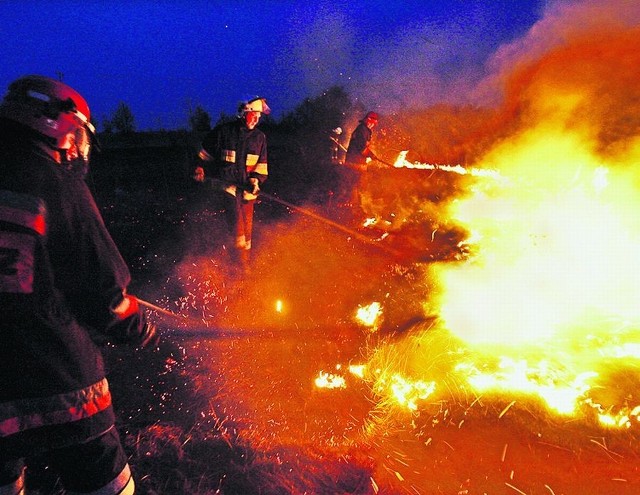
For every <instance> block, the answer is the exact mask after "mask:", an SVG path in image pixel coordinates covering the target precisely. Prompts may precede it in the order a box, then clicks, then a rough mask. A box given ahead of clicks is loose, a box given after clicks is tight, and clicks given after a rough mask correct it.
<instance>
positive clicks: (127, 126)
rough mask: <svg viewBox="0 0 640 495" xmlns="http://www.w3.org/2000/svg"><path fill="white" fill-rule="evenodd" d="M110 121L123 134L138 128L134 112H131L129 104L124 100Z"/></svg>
mask: <svg viewBox="0 0 640 495" xmlns="http://www.w3.org/2000/svg"><path fill="white" fill-rule="evenodd" d="M110 123H111V127H113V129H114V130H115V131H116V132H121V133H123V134H128V133H130V132H133V131H135V129H136V128H135V119H134V117H133V113H131V109H130V108H129V105H127V104H126V103H124V102H122V101H121V102H120V103H119V104H118V108H116V111H115V113H114V114H113V118H112V119H111V122H110ZM105 127H106V126H105Z"/></svg>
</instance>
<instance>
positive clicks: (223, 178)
mask: <svg viewBox="0 0 640 495" xmlns="http://www.w3.org/2000/svg"><path fill="white" fill-rule="evenodd" d="M270 111H271V110H270V108H269V106H268V105H267V101H266V99H264V98H261V97H255V98H252V99H249V100H248V101H244V102H242V103H241V104H240V106H239V108H238V119H237V120H235V121H232V122H226V123H223V124H220V125H218V126H216V127H215V128H214V129H213V130H211V131H210V132H209V133H208V134H207V135H206V136H205V138H204V139H203V141H202V146H201V149H200V152H199V153H198V158H199V163H198V166H197V167H196V170H195V174H194V178H195V180H196V181H199V182H203V181H204V180H205V176H206V175H209V176H211V177H212V178H213V181H214V184H215V185H216V187H217V188H218V189H219V190H221V191H223V193H224V194H223V196H224V201H225V211H226V215H227V225H228V228H229V231H230V233H231V235H232V236H233V241H232V242H233V246H234V251H235V257H236V261H238V262H239V263H240V265H241V267H242V268H243V269H247V268H248V263H249V254H250V253H251V234H252V231H253V209H254V205H255V200H256V199H257V197H258V196H257V195H258V192H259V191H260V187H261V186H262V184H263V183H264V181H265V180H266V179H267V175H268V170H267V138H266V136H265V134H264V133H263V132H262V131H261V130H260V129H258V128H257V127H256V126H257V125H258V122H259V120H260V117H261V116H262V115H263V114H265V115H267V114H269V113H270ZM218 186H219V187H218Z"/></svg>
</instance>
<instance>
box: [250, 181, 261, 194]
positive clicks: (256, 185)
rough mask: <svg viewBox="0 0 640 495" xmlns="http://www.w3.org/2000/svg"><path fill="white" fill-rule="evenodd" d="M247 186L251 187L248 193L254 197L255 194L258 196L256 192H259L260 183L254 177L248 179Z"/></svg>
mask: <svg viewBox="0 0 640 495" xmlns="http://www.w3.org/2000/svg"><path fill="white" fill-rule="evenodd" d="M249 186H250V187H251V189H250V190H249V192H250V193H251V194H253V195H254V196H255V195H256V194H258V192H260V181H259V180H258V179H256V178H255V177H251V178H250V179H249Z"/></svg>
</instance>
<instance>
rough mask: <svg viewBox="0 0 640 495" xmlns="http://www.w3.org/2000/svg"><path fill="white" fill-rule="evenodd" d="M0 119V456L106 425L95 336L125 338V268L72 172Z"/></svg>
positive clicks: (128, 330) (139, 318)
mask: <svg viewBox="0 0 640 495" xmlns="http://www.w3.org/2000/svg"><path fill="white" fill-rule="evenodd" d="M14 127H15V125H14V124H10V123H7V122H3V121H0V314H1V319H0V383H1V385H0V456H5V458H6V456H11V457H15V456H20V455H22V456H24V455H29V454H31V453H34V452H36V451H37V450H40V449H42V450H44V449H49V448H51V447H59V446H63V445H70V444H74V443H77V442H83V441H86V440H88V439H91V438H93V437H96V436H98V435H100V434H101V433H103V432H105V431H107V430H108V429H109V428H111V427H112V426H113V424H114V412H113V408H112V403H111V395H110V392H109V386H108V383H107V380H106V378H105V369H104V364H103V358H102V355H101V352H100V349H99V345H98V343H96V342H99V340H100V339H106V340H109V339H110V340H112V341H129V340H134V341H135V339H136V338H137V337H139V335H141V334H142V333H143V329H144V317H143V315H142V313H141V312H140V311H139V310H136V311H133V312H132V313H131V314H126V315H121V316H117V315H116V314H115V313H114V311H113V309H114V308H115V307H117V306H118V305H119V304H120V303H121V302H122V301H123V291H124V290H125V288H126V286H127V285H128V283H129V281H130V274H129V270H128V268H127V266H126V264H125V262H124V260H123V259H122V257H121V255H120V253H119V251H118V249H117V248H116V246H115V244H114V242H113V240H112V238H111V236H110V235H109V233H108V232H107V229H106V228H105V225H104V223H103V220H102V217H101V215H100V213H99V211H98V208H97V206H96V204H95V201H94V199H93V197H92V195H91V192H90V191H89V189H88V187H87V185H86V184H85V182H84V175H83V173H81V171H76V170H69V169H67V168H66V167H65V166H64V165H60V164H58V163H56V162H55V161H53V160H52V159H50V158H49V157H48V156H47V155H46V154H45V153H44V152H39V151H37V148H36V147H34V146H33V141H32V136H30V135H29V131H27V130H14Z"/></svg>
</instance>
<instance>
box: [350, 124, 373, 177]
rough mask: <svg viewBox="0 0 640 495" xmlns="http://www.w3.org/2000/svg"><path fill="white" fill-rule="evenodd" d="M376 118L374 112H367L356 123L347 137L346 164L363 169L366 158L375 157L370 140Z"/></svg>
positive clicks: (364, 168) (365, 164)
mask: <svg viewBox="0 0 640 495" xmlns="http://www.w3.org/2000/svg"><path fill="white" fill-rule="evenodd" d="M378 120H379V118H378V114H377V113H376V112H368V113H367V114H366V115H365V117H364V119H362V120H361V121H360V122H359V123H358V126H357V127H356V128H355V130H354V131H353V133H352V134H351V138H350V139H349V146H348V147H347V157H346V163H347V164H349V165H351V166H352V167H354V168H357V169H360V170H362V171H365V170H366V169H367V159H372V160H376V159H377V157H376V155H375V154H374V153H373V151H371V140H372V138H373V128H374V127H375V126H376V125H377V124H378Z"/></svg>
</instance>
